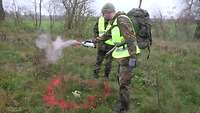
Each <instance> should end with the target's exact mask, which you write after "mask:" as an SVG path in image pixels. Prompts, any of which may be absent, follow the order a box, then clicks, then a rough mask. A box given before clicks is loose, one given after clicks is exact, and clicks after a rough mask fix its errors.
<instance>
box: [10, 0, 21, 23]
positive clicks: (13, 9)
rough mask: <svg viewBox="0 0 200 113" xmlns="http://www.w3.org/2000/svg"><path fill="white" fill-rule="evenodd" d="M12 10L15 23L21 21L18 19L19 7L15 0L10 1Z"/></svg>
mask: <svg viewBox="0 0 200 113" xmlns="http://www.w3.org/2000/svg"><path fill="white" fill-rule="evenodd" d="M12 11H13V16H14V20H15V24H19V23H21V22H22V20H21V19H20V11H21V8H20V7H18V6H17V5H16V2H15V0H13V2H12Z"/></svg>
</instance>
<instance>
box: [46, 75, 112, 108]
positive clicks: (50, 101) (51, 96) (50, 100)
mask: <svg viewBox="0 0 200 113" xmlns="http://www.w3.org/2000/svg"><path fill="white" fill-rule="evenodd" d="M60 83H61V78H60V77H57V78H55V79H53V80H52V81H51V82H50V84H49V85H48V87H47V90H46V92H45V95H44V96H43V100H44V102H45V103H46V104H47V105H49V106H59V107H60V108H61V109H68V110H69V109H84V110H88V109H89V108H96V106H97V105H96V96H94V95H89V96H87V101H86V102H84V103H81V104H80V103H75V102H71V101H65V100H64V99H60V100H58V99H56V93H55V91H54V90H55V88H56V87H58V86H59V84H60ZM110 94H111V88H110V86H109V83H108V81H105V82H104V91H103V97H104V98H107V97H108V96H110Z"/></svg>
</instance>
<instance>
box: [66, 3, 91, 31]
mask: <svg viewBox="0 0 200 113" xmlns="http://www.w3.org/2000/svg"><path fill="white" fill-rule="evenodd" d="M91 2H92V1H91V0H62V3H63V5H64V7H65V11H66V12H65V15H66V19H65V27H66V28H67V29H72V28H73V27H74V25H75V24H77V23H76V22H78V23H81V22H82V19H81V18H84V17H85V16H87V15H89V14H90V13H91V9H90V3H91Z"/></svg>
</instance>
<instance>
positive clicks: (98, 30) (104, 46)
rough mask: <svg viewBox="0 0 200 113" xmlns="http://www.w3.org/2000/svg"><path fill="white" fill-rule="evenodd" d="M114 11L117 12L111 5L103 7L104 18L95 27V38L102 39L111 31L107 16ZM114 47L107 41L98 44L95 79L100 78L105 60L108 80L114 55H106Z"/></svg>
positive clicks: (105, 72)
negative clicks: (100, 71)
mask: <svg viewBox="0 0 200 113" xmlns="http://www.w3.org/2000/svg"><path fill="white" fill-rule="evenodd" d="M114 11H115V7H114V6H113V5H112V4H110V3H108V4H105V5H104V6H103V8H102V11H101V12H102V14H103V16H101V17H99V19H98V21H97V23H96V24H95V26H94V37H95V38H98V37H101V36H102V35H103V34H104V33H105V32H106V31H107V30H108V29H109V27H110V26H111V25H110V20H111V18H109V17H108V16H107V14H108V13H109V12H114ZM106 28H107V29H106ZM107 38H111V37H107ZM113 45H114V44H113V43H112V41H111V40H105V41H101V42H98V43H97V58H96V65H95V69H94V78H98V77H99V70H100V67H101V64H102V62H103V60H104V59H105V69H104V77H105V78H106V79H108V77H109V74H110V71H111V67H112V55H107V56H106V53H107V52H108V51H109V50H110V49H112V48H113V47H114V46H113Z"/></svg>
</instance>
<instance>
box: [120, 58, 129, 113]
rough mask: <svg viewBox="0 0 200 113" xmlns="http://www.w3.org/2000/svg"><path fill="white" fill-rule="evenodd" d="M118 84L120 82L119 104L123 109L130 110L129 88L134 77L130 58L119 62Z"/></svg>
mask: <svg viewBox="0 0 200 113" xmlns="http://www.w3.org/2000/svg"><path fill="white" fill-rule="evenodd" d="M118 64H119V66H118V82H119V88H120V89H119V102H120V105H121V107H122V108H123V109H124V110H125V111H126V110H128V109H129V103H130V98H129V89H130V88H129V87H130V84H131V79H132V77H133V75H132V70H133V68H131V67H130V66H129V57H127V58H122V59H120V60H118Z"/></svg>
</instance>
